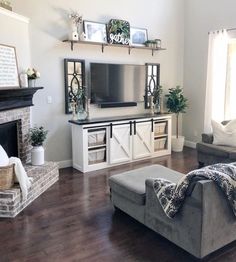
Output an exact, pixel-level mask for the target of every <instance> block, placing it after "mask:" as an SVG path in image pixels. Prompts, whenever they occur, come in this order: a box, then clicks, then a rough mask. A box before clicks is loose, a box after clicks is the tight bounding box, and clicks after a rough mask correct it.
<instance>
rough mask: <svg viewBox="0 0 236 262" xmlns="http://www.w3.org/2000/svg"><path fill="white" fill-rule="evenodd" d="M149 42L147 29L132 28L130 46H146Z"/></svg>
mask: <svg viewBox="0 0 236 262" xmlns="http://www.w3.org/2000/svg"><path fill="white" fill-rule="evenodd" d="M147 40H148V33H147V29H145V28H137V27H131V28H130V44H131V45H134V46H145V44H144V43H145V42H146V41H147Z"/></svg>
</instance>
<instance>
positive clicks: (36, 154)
mask: <svg viewBox="0 0 236 262" xmlns="http://www.w3.org/2000/svg"><path fill="white" fill-rule="evenodd" d="M31 164H32V165H33V166H41V165H43V164H44V148H43V147H42V146H34V147H33V148H32V150H31Z"/></svg>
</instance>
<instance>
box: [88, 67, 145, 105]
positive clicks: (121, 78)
mask: <svg viewBox="0 0 236 262" xmlns="http://www.w3.org/2000/svg"><path fill="white" fill-rule="evenodd" d="M145 72H146V71H145V65H124V64H106V63H91V64H90V76H91V78H90V83H91V103H94V104H101V105H102V104H106V103H114V104H115V103H127V102H139V101H143V100H144V97H143V96H144V94H145V74H146V73H145Z"/></svg>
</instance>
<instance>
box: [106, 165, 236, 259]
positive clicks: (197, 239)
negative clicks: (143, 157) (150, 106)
mask: <svg viewBox="0 0 236 262" xmlns="http://www.w3.org/2000/svg"><path fill="white" fill-rule="evenodd" d="M182 176H183V174H181V173H179V172H176V171H173V170H171V169H168V168H166V167H163V166H160V165H153V166H148V167H144V168H141V169H136V170H132V171H128V172H125V173H122V174H119V175H114V176H111V177H110V178H109V185H110V189H111V200H112V202H113V205H114V206H115V207H116V208H118V209H120V210H122V211H123V212H125V213H127V214H128V215H130V216H132V217H133V218H135V219H136V220H138V221H139V222H140V223H143V224H144V225H146V226H147V227H149V228H151V229H152V230H154V231H156V232H157V233H159V234H160V235H162V236H164V237H165V238H167V239H168V240H170V241H171V242H173V243H175V244H176V245H178V246H179V247H181V248H183V249H185V250H186V251H187V252H189V253H190V254H192V255H193V256H195V257H197V258H203V257H205V256H206V255H208V254H210V253H212V252H213V251H215V250H217V249H219V248H221V247H223V246H225V245H226V244H228V243H230V242H232V241H234V240H235V239H236V235H235V232H236V219H235V217H234V215H233V212H232V210H231V209H230V207H229V205H228V202H227V200H226V198H225V197H224V196H223V193H222V192H221V191H220V189H218V187H217V186H216V185H215V184H214V182H212V181H208V180H205V181H199V182H197V183H196V185H195V187H194V189H193V191H192V193H191V195H190V196H188V197H187V198H186V200H185V203H184V205H183V207H182V208H181V210H180V212H179V213H178V214H177V215H176V216H175V218H174V219H170V218H168V217H167V216H166V214H165V213H164V211H163V210H162V207H161V206H160V203H159V201H158V199H157V197H156V195H155V193H154V190H153V188H152V180H153V179H155V178H157V177H160V178H165V179H168V180H170V181H172V182H175V183H176V182H177V181H178V180H179V179H180V178H181V177H182Z"/></svg>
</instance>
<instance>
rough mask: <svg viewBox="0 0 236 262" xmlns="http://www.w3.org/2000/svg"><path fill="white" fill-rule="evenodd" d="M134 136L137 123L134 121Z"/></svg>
mask: <svg viewBox="0 0 236 262" xmlns="http://www.w3.org/2000/svg"><path fill="white" fill-rule="evenodd" d="M134 135H136V121H134Z"/></svg>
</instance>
